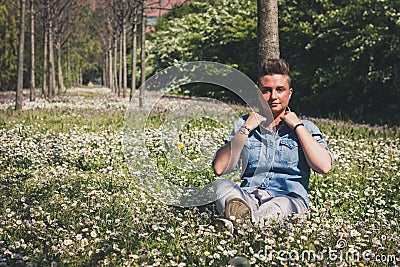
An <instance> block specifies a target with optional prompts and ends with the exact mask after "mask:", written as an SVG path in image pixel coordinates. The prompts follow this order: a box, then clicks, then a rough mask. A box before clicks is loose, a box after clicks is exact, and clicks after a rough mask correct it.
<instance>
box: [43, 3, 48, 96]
mask: <svg viewBox="0 0 400 267" xmlns="http://www.w3.org/2000/svg"><path fill="white" fill-rule="evenodd" d="M46 7H47V6H46ZM45 12H47V10H46V11H45ZM43 25H44V29H43V69H42V97H45V95H46V89H47V72H48V67H47V63H48V54H47V52H48V43H49V40H48V38H47V37H48V27H47V15H45V16H44V23H43Z"/></svg>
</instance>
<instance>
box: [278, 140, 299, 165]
mask: <svg viewBox="0 0 400 267" xmlns="http://www.w3.org/2000/svg"><path fill="white" fill-rule="evenodd" d="M279 160H280V161H281V162H282V163H284V164H287V165H290V166H297V165H298V163H299V145H298V143H297V142H296V141H295V140H293V139H281V140H280V141H279Z"/></svg>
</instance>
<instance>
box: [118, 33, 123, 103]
mask: <svg viewBox="0 0 400 267" xmlns="http://www.w3.org/2000/svg"><path fill="white" fill-rule="evenodd" d="M122 67H123V66H122V32H121V34H120V35H119V73H118V74H119V79H118V97H120V96H121V90H123V88H122Z"/></svg>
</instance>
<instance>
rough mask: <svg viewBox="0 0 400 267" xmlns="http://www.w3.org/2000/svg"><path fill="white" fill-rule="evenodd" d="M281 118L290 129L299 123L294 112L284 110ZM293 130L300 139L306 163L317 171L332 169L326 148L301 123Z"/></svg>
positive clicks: (322, 171)
mask: <svg viewBox="0 0 400 267" xmlns="http://www.w3.org/2000/svg"><path fill="white" fill-rule="evenodd" d="M281 119H282V120H284V121H285V122H286V124H287V125H288V126H289V127H291V128H292V129H293V128H294V127H295V126H296V125H298V124H301V121H300V120H299V118H298V117H297V115H296V114H295V113H294V112H286V113H285V114H284V116H283V117H281ZM295 132H296V135H297V137H298V138H299V140H300V144H301V146H302V148H303V151H304V155H305V156H306V160H307V163H308V165H310V167H311V168H312V169H313V170H314V171H316V172H318V173H324V174H325V173H328V172H329V171H330V170H331V169H332V159H331V155H330V154H329V152H328V150H326V149H325V147H323V146H322V145H321V144H320V143H318V141H317V140H315V138H314V137H312V135H311V134H310V132H309V131H308V130H307V129H306V127H304V126H303V125H300V126H298V127H296V129H295Z"/></svg>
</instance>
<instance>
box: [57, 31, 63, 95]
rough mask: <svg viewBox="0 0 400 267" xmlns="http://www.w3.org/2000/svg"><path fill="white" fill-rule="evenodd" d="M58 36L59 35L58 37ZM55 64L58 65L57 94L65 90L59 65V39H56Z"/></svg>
mask: <svg viewBox="0 0 400 267" xmlns="http://www.w3.org/2000/svg"><path fill="white" fill-rule="evenodd" d="M59 38H60V37H59ZM57 65H58V92H57V94H58V95H61V92H62V91H64V90H65V86H64V77H63V71H62V65H61V41H60V39H58V41H57Z"/></svg>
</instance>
